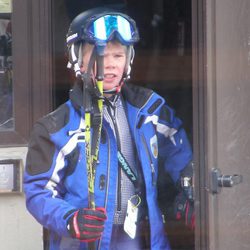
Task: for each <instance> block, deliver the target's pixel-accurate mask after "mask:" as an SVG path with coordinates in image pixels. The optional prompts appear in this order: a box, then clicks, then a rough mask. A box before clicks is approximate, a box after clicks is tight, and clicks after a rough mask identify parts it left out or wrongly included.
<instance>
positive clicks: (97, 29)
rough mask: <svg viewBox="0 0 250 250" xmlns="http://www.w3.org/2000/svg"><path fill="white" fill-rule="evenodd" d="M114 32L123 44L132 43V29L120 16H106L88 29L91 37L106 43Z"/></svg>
mask: <svg viewBox="0 0 250 250" xmlns="http://www.w3.org/2000/svg"><path fill="white" fill-rule="evenodd" d="M115 31H116V32H118V33H119V35H120V36H121V38H122V39H123V40H124V41H125V42H130V41H132V39H133V33H134V29H133V27H132V25H131V24H130V22H129V21H128V20H127V19H125V18H124V17H122V16H112V15H106V16H104V17H100V18H98V19H97V20H95V21H94V22H93V25H91V27H90V32H91V33H92V36H93V37H94V38H95V39H99V40H102V41H108V40H109V38H110V37H111V36H112V35H113V33H114V32H115Z"/></svg>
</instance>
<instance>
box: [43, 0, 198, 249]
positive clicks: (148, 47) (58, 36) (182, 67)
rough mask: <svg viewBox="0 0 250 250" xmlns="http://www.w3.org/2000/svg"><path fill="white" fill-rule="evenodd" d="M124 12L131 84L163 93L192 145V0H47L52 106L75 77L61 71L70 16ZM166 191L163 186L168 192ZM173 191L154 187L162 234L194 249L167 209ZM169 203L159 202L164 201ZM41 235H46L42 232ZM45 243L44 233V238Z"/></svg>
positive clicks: (169, 187)
mask: <svg viewBox="0 0 250 250" xmlns="http://www.w3.org/2000/svg"><path fill="white" fill-rule="evenodd" d="M104 3H105V6H109V7H112V8H114V9H116V10H120V11H123V12H126V13H128V14H129V15H130V16H131V17H133V18H134V19H135V21H136V23H137V25H138V29H139V32H140V42H139V43H138V44H137V45H136V47H135V50H136V56H135V60H134V62H133V69H132V72H131V80H130V82H131V83H133V84H137V85H141V86H144V87H147V88H151V89H153V90H154V91H156V92H157V93H158V94H160V95H161V96H163V97H164V98H165V99H166V100H167V103H168V104H169V105H170V106H171V107H173V108H174V109H175V111H176V115H177V116H178V117H179V118H180V119H181V120H182V121H183V126H184V128H185V130H186V132H187V135H188V138H189V140H190V142H191V144H192V141H193V139H192V138H193V121H192V116H193V111H192V110H193V106H192V102H193V100H192V29H191V18H192V17H191V9H192V8H191V0H186V1H181V0H177V1H172V0H165V1H164V0H157V1H155V0H145V1H143V6H142V4H141V2H140V1H135V0H127V1H123V0H120V1H112V0H109V1H108V0H106V1H98V0H96V1H77V0H57V1H53V3H52V6H53V8H52V16H53V32H52V33H53V43H54V69H55V71H54V72H55V75H54V77H55V78H54V85H53V109H55V108H56V107H58V106H59V105H60V104H62V103H63V102H65V101H66V100H67V99H68V91H69V89H70V88H71V87H72V84H73V82H74V76H73V75H72V74H71V73H70V71H69V70H67V69H66V66H67V48H66V46H65V35H66V33H67V29H68V27H69V24H70V22H71V20H72V19H73V18H74V17H75V16H76V15H77V14H79V13H80V12H82V11H84V10H86V9H89V8H92V7H97V6H101V5H104ZM165 190H168V191H167V192H166V191H165ZM174 195H175V190H174V188H173V187H172V183H171V182H170V180H169V181H168V182H164V183H162V185H161V187H160V190H159V201H160V203H161V209H162V211H163V213H164V214H165V215H166V216H165V217H166V223H165V225H166V234H168V238H169V240H170V243H171V246H172V249H173V250H182V249H183V250H184V249H185V250H192V249H194V232H193V231H191V230H189V229H188V228H187V227H186V226H185V225H184V222H182V221H176V220H175V218H173V215H172V214H171V216H170V215H168V211H171V209H173V199H174ZM166 199H167V200H168V202H164V201H165V200H166ZM45 235H46V234H45ZM45 241H46V237H45Z"/></svg>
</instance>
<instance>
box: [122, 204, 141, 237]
mask: <svg viewBox="0 0 250 250" xmlns="http://www.w3.org/2000/svg"><path fill="white" fill-rule="evenodd" d="M137 217H138V206H137V205H134V204H133V202H132V201H131V200H128V207H127V215H126V218H125V222H124V231H125V232H126V233H127V234H128V235H129V237H130V238H132V239H134V238H135V235H136V222H137Z"/></svg>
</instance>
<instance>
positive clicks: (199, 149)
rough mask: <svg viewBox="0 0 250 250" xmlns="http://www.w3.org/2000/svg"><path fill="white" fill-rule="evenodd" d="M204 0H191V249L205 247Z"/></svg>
mask: <svg viewBox="0 0 250 250" xmlns="http://www.w3.org/2000/svg"><path fill="white" fill-rule="evenodd" d="M206 46H207V44H206V0H192V66H193V68H192V78H193V131H194V133H193V150H194V163H195V215H196V229H195V249H196V250H198V249H202V250H203V249H209V217H208V198H209V197H208V196H209V184H208V183H207V180H208V179H209V178H208V170H207V162H206V157H205V156H206V152H207V146H206V142H207V132H206V131H207V127H206V124H207V106H206V93H207V89H206V86H207V79H206V76H207V71H206V61H207V58H206Z"/></svg>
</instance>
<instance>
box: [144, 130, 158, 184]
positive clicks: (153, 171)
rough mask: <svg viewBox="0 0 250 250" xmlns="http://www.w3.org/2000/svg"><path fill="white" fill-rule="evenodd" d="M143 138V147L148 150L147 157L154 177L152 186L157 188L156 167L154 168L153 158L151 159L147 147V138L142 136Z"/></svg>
mask: <svg viewBox="0 0 250 250" xmlns="http://www.w3.org/2000/svg"><path fill="white" fill-rule="evenodd" d="M141 138H142V142H143V146H144V148H145V149H146V152H147V156H148V159H149V163H150V169H151V176H152V184H153V185H154V186H155V185H156V180H155V167H154V163H153V161H152V157H151V154H150V152H149V149H148V146H147V143H146V138H145V136H144V135H143V134H142V135H141Z"/></svg>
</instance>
